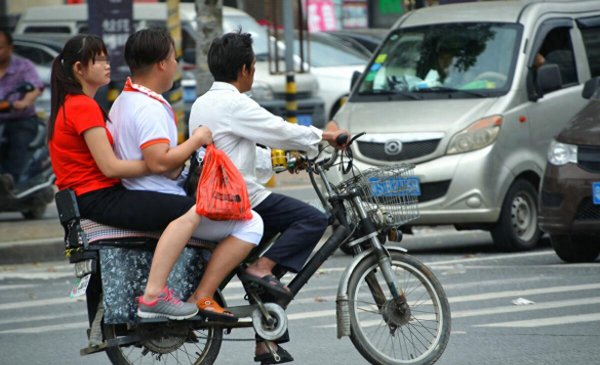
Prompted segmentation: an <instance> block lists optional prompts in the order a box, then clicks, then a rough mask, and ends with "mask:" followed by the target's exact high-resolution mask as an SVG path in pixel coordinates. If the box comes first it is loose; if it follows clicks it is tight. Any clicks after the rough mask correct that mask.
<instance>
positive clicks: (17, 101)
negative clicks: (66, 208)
mask: <svg viewBox="0 0 600 365" xmlns="http://www.w3.org/2000/svg"><path fill="white" fill-rule="evenodd" d="M26 82H28V83H31V84H32V85H33V86H34V87H35V89H34V90H32V91H30V92H28V93H25V94H13V95H12V96H11V97H10V100H9V101H11V103H12V110H11V111H9V112H6V113H0V123H2V124H3V125H4V137H5V138H6V140H8V151H7V155H6V156H4V158H3V161H0V191H2V190H5V191H6V192H7V191H11V190H12V188H13V184H14V185H17V186H18V185H19V184H20V183H23V182H24V179H25V176H24V174H23V168H24V167H25V166H26V165H27V164H26V162H27V159H28V158H29V154H28V151H27V149H28V146H29V143H30V142H31V141H32V140H33V139H34V138H35V135H36V132H37V123H38V121H37V115H36V112H35V105H34V103H35V100H36V99H37V98H38V96H40V95H41V94H42V90H43V88H44V83H43V82H42V81H41V79H40V77H39V75H38V74H37V72H36V70H35V66H34V65H33V63H31V61H29V60H27V59H25V58H22V57H20V56H17V55H15V54H13V38H12V35H11V33H10V32H9V31H8V30H6V29H0V100H4V99H5V98H6V97H7V94H9V93H10V92H11V91H13V90H15V89H16V88H18V87H19V86H20V85H22V84H23V83H26ZM0 137H2V136H0Z"/></svg>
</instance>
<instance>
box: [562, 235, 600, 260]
mask: <svg viewBox="0 0 600 365" xmlns="http://www.w3.org/2000/svg"><path fill="white" fill-rule="evenodd" d="M550 242H551V243H552V248H554V251H555V252H556V254H557V255H558V257H560V258H561V259H562V260H563V261H565V262H593V261H595V260H596V258H597V257H598V254H600V245H599V244H598V237H595V236H585V235H577V236H570V235H566V234H565V235H562V234H559V235H555V234H551V235H550Z"/></svg>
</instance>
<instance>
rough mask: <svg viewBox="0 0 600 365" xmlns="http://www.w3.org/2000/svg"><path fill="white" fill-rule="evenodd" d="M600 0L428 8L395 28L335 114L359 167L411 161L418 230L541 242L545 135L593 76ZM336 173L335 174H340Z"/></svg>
mask: <svg viewBox="0 0 600 365" xmlns="http://www.w3.org/2000/svg"><path fill="white" fill-rule="evenodd" d="M599 37H600V1H593V0H581V1H553V0H546V1H543V2H542V1H485V2H477V3H472V2H471V3H464V4H454V5H447V6H437V7H429V8H424V9H419V10H416V11H412V12H409V13H407V14H405V15H404V16H403V17H402V18H400V19H399V20H398V22H397V23H396V24H395V25H394V26H393V27H392V28H391V30H390V32H389V34H388V36H387V37H386V39H385V41H384V42H383V44H382V45H381V47H380V48H379V49H378V52H377V53H376V54H374V55H373V57H372V59H371V61H370V63H369V64H368V65H367V67H366V69H365V71H364V72H363V74H362V75H361V76H360V77H359V78H358V79H355V83H354V87H353V90H352V93H351V95H350V98H349V100H348V102H347V103H346V104H345V105H344V106H343V107H342V109H341V110H340V112H339V113H338V114H337V115H336V120H337V122H338V123H339V124H340V126H341V127H343V128H347V129H348V130H349V131H350V132H351V133H353V134H356V133H359V132H363V131H365V132H367V134H366V135H365V136H364V137H362V138H361V139H359V140H358V141H357V142H356V143H355V144H354V146H353V152H354V157H355V165H356V166H358V167H359V168H362V169H364V168H369V167H374V166H384V165H393V164H400V163H410V164H414V165H416V167H415V173H416V175H417V176H418V178H419V179H420V183H421V196H420V197H419V210H420V214H421V217H420V218H419V220H417V221H416V222H415V223H414V224H415V225H447V224H452V225H454V226H455V227H456V228H457V229H485V230H489V231H490V232H491V233H492V237H493V239H494V242H495V244H496V245H497V246H498V247H500V248H502V249H504V250H509V251H515V250H527V249H531V248H532V247H534V246H535V245H536V243H537V242H538V239H539V237H540V229H539V228H538V215H537V213H538V207H537V196H538V190H539V189H538V187H539V184H540V180H541V177H542V176H543V171H544V167H545V164H546V151H547V148H548V145H549V143H550V140H551V139H552V138H553V137H554V136H555V135H557V134H558V133H559V131H560V130H561V129H562V128H563V126H564V125H565V124H566V123H567V122H568V120H569V119H570V118H571V117H572V116H573V115H574V114H575V113H576V112H577V111H578V110H580V109H581V108H582V107H583V105H584V103H585V102H586V101H585V100H584V99H583V98H582V97H581V89H582V85H583V83H584V82H585V81H587V80H588V79H590V78H591V77H592V76H598V75H599V74H600V58H599V57H598V55H599V53H600V42H598V41H597V40H598V39H599ZM336 175H338V176H337V178H341V177H340V176H339V175H341V173H336Z"/></svg>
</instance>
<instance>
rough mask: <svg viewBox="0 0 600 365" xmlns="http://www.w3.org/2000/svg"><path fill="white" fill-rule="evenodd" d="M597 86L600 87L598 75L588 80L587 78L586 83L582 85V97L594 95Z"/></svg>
mask: <svg viewBox="0 0 600 365" xmlns="http://www.w3.org/2000/svg"><path fill="white" fill-rule="evenodd" d="M598 87H600V76H596V77H594V78H592V79H590V80H587V81H586V83H585V84H584V85H583V90H582V91H581V96H582V97H583V98H584V99H590V98H591V97H592V96H594V94H595V93H596V91H597V90H598Z"/></svg>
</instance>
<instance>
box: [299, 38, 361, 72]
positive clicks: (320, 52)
mask: <svg viewBox="0 0 600 365" xmlns="http://www.w3.org/2000/svg"><path fill="white" fill-rule="evenodd" d="M303 43H304V49H305V50H306V49H308V52H307V51H305V52H307V53H305V54H307V55H308V63H309V64H310V65H311V67H332V66H348V65H364V64H366V63H367V62H368V61H369V57H368V55H367V54H365V53H363V52H359V51H357V50H356V49H354V48H351V47H347V46H345V45H344V44H342V43H340V42H337V43H336V42H335V41H330V40H328V39H322V38H318V39H317V38H316V37H309V41H308V42H306V41H304V42H303ZM306 43H308V44H309V47H310V48H307V47H306ZM294 52H295V53H296V54H300V42H299V41H298V39H296V40H295V41H294Z"/></svg>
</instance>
